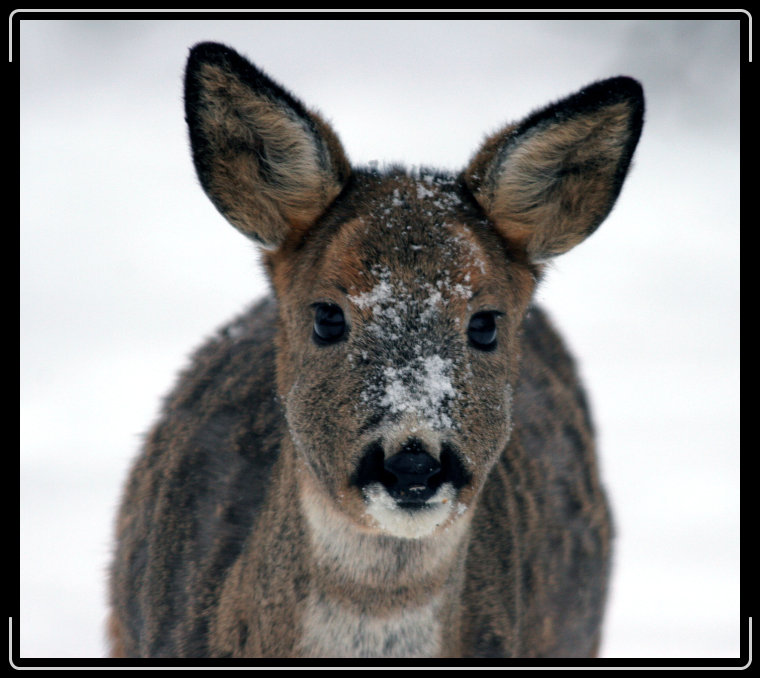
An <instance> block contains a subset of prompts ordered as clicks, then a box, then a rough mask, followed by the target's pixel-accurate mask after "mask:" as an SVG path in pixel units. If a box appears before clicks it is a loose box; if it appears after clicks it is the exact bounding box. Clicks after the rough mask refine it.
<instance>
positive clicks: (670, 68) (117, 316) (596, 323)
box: [13, 13, 747, 658]
mask: <svg viewBox="0 0 760 678" xmlns="http://www.w3.org/2000/svg"><path fill="white" fill-rule="evenodd" d="M24 16H27V17H28V16H32V15H24ZM136 16H144V15H136ZM148 16H149V15H148ZM215 16H216V17H220V20H208V19H207V18H206V19H203V20H179V19H177V20H139V19H137V18H136V19H134V20H123V19H121V20H113V21H93V20H88V19H87V15H86V14H82V18H81V20H56V21H47V20H40V19H34V18H31V19H29V18H22V20H21V22H20V31H19V33H18V34H17V35H16V39H18V40H19V42H20V59H19V64H18V66H19V68H20V83H21V89H20V97H21V98H20V114H21V134H20V144H21V165H20V176H21V195H20V199H21V203H20V204H21V208H20V216H21V223H20V234H21V235H20V239H21V251H20V261H21V267H20V282H21V306H20V308H21V408H20V409H21V414H20V426H21V428H20V432H21V436H20V437H21V450H20V455H21V458H20V474H21V477H20V487H21V495H20V501H21V506H20V609H19V611H18V612H19V614H18V617H14V620H13V624H14V634H20V649H21V656H22V657H29V658H31V657H102V656H104V655H105V654H106V646H105V642H104V621H105V619H106V609H107V606H106V573H107V568H108V563H109V558H110V553H111V548H112V543H111V539H112V528H113V523H114V514H115V511H116V508H117V505H118V501H119V496H120V492H121V488H122V484H123V482H124V479H125V476H126V473H127V470H128V468H129V464H130V461H131V460H132V458H133V457H134V455H135V454H136V452H137V450H138V447H139V445H140V441H141V438H142V435H143V434H144V433H145V432H146V430H147V429H148V427H149V426H150V424H151V422H152V421H153V419H154V417H155V416H156V413H157V411H158V408H159V405H160V399H161V397H162V396H163V394H165V393H166V392H167V390H168V389H169V387H170V386H171V384H172V383H173V380H174V378H175V375H176V373H177V371H178V370H179V369H180V368H182V367H183V366H184V364H185V363H186V361H187V358H188V356H189V354H190V352H191V351H192V350H193V348H194V347H196V346H197V345H198V344H199V343H200V342H201V341H202V340H203V339H204V338H205V337H206V336H208V335H209V334H211V332H212V331H213V330H214V329H215V328H216V327H218V326H219V325H220V324H221V323H223V322H224V321H225V320H226V319H227V318H229V317H230V316H232V315H233V314H236V313H238V312H239V311H241V310H242V309H243V308H244V307H245V306H247V305H248V303H249V302H250V301H251V300H253V299H255V298H257V297H259V296H261V295H263V294H265V293H266V290H267V283H266V281H265V279H264V278H263V275H262V270H261V268H260V265H259V260H258V254H257V250H256V248H255V246H254V245H253V244H251V243H249V242H248V241H247V240H246V239H245V238H244V237H243V236H241V235H240V234H238V233H237V232H236V231H235V230H234V229H233V228H231V227H230V226H228V225H227V223H226V222H225V221H224V220H223V219H222V217H221V216H220V215H219V214H218V213H217V212H216V211H215V209H214V208H213V207H212V205H211V203H210V202H209V201H208V199H207V198H206V197H205V195H204V194H203V193H202V191H201V189H200V188H199V186H198V182H197V180H196V178H195V175H194V172H193V168H192V163H191V160H190V155H189V150H188V143H187V138H186V130H185V123H184V119H183V117H184V113H183V105H182V73H183V68H184V60H185V58H186V56H187V52H188V49H189V47H190V46H191V45H193V44H194V43H196V42H199V41H203V40H215V41H219V42H224V43H227V44H228V45H230V46H232V47H234V48H236V49H237V50H238V51H240V52H242V53H243V54H245V55H247V56H248V57H249V58H251V59H252V60H253V61H254V62H255V63H256V64H257V65H259V66H260V67H261V68H262V69H264V70H265V71H266V72H268V73H269V75H271V76H272V77H273V78H275V79H276V80H277V81H279V82H280V83H282V84H283V85H284V86H285V87H286V88H288V89H290V90H291V91H292V92H294V93H295V94H296V95H297V96H298V97H299V98H301V99H302V100H303V101H304V102H305V103H306V104H307V105H309V106H311V107H315V108H317V109H319V110H320V111H321V112H322V113H323V114H324V115H325V116H326V117H327V119H328V120H330V121H331V122H332V124H333V126H334V127H335V129H336V130H337V131H338V133H339V135H340V136H341V139H342V141H343V145H344V147H345V148H346V150H347V153H348V154H349V156H350V158H351V159H352V161H353V162H354V163H356V164H366V163H369V162H373V161H379V162H380V163H381V164H382V163H383V162H386V161H388V162H403V163H405V164H407V165H409V166H415V165H433V166H438V167H442V168H449V169H453V170H457V169H459V168H460V167H462V166H463V165H464V164H465V163H466V162H467V161H468V159H469V157H470V155H471V153H473V152H474V151H475V150H476V148H477V147H478V145H479V144H480V143H481V141H482V140H483V138H484V136H485V134H487V133H489V132H493V131H495V130H496V129H497V128H499V127H500V126H501V125H503V124H504V123H506V122H508V121H511V120H514V119H517V118H520V117H522V116H523V115H525V114H527V113H529V112H531V111H532V110H533V109H535V108H536V107H540V106H543V105H544V104H546V103H549V102H550V101H553V100H556V99H558V98H560V97H562V96H565V95H567V94H570V93H572V92H574V91H575V90H577V89H579V88H580V87H582V86H583V85H586V84H588V83H589V82H592V81H594V80H597V79H601V78H606V77H609V76H612V75H618V74H627V75H631V76H633V77H635V78H638V79H639V80H640V81H641V82H642V83H643V86H644V89H645V92H646V96H647V114H646V123H645V126H644V132H643V136H642V139H641V143H640V145H639V148H638V151H637V153H636V156H635V158H634V166H633V169H632V172H631V174H630V175H629V178H628V181H627V183H626V185H625V187H624V189H623V192H622V194H621V197H620V200H619V201H618V204H617V207H616V209H615V210H614V211H613V213H612V215H611V216H610V217H609V219H608V220H607V222H606V223H605V224H604V225H603V226H602V228H600V230H599V231H598V232H597V233H596V234H595V235H594V236H593V237H592V238H590V239H589V240H588V241H586V242H585V243H583V244H582V245H581V246H579V247H578V248H576V249H575V250H573V251H572V252H570V253H568V254H567V255H565V256H564V257H561V258H560V259H558V260H557V261H556V263H555V264H554V265H553V270H551V271H550V273H549V275H548V278H547V280H546V282H545V283H544V284H543V286H542V287H541V288H540V289H539V291H538V295H537V296H538V300H539V302H540V303H542V304H543V305H544V306H545V307H547V308H548V309H549V311H550V312H551V314H552V315H553V317H554V319H555V321H556V323H557V324H558V325H559V326H560V327H561V328H562V330H563V332H564V334H565V337H566V339H567V341H568V343H569V344H570V345H571V347H572V349H573V351H574V352H575V354H576V355H577V357H578V361H579V365H580V369H581V372H582V374H583V375H584V377H585V380H586V383H587V387H588V390H589V393H590V397H591V402H592V405H593V408H594V414H595V419H596V423H597V428H598V433H599V450H600V456H601V468H602V473H603V478H604V481H605V483H606V486H607V489H608V492H609V495H610V498H611V502H612V506H613V509H614V514H615V518H616V524H617V541H616V549H615V567H614V578H613V582H612V590H611V595H610V601H609V608H608V615H607V621H606V625H605V631H604V637H603V645H602V656H603V657H614V658H630V657H657V658H730V657H738V656H739V649H740V648H739V642H740V638H741V637H742V634H744V633H745V631H746V624H747V620H746V618H744V619H742V618H741V617H740V595H739V594H740V588H739V584H740V582H739V71H740V60H739V54H740V27H739V17H740V16H742V15H741V14H738V13H737V14H736V15H735V17H736V18H735V19H731V18H727V19H725V20H691V19H684V20H588V19H583V18H582V17H583V15H582V14H579V15H578V17H579V18H577V19H574V20H553V19H551V15H550V14H549V15H546V16H547V17H548V18H545V19H541V20H514V19H510V18H509V14H504V15H503V17H504V18H503V20H493V19H492V20H483V21H480V20H447V19H445V18H436V17H435V15H433V14H431V15H430V18H429V19H423V20H408V21H401V20H387V21H386V20H365V21H357V20H354V19H340V18H339V15H337V16H336V18H335V19H334V20H281V21H275V20H257V18H256V14H250V15H248V16H249V17H250V20H245V21H241V20H223V17H224V15H223V14H220V15H215ZM475 16H477V15H475ZM729 16H730V15H729Z"/></svg>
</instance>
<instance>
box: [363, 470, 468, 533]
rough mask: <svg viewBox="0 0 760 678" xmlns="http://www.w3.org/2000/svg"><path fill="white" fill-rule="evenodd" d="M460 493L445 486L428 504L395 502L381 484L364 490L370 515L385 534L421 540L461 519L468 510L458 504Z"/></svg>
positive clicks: (425, 502) (450, 485)
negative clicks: (454, 520)
mask: <svg viewBox="0 0 760 678" xmlns="http://www.w3.org/2000/svg"><path fill="white" fill-rule="evenodd" d="M457 494H458V493H457V490H456V488H455V487H454V485H453V484H452V483H450V482H447V483H443V484H442V485H440V486H439V487H438V489H437V490H436V491H435V493H434V494H433V495H432V496H431V497H428V498H427V499H425V500H424V501H407V500H403V499H401V498H394V497H392V496H391V495H390V493H389V492H388V491H387V490H386V488H385V487H383V485H382V484H381V483H379V482H375V483H370V484H369V485H367V486H365V487H364V489H363V495H364V500H365V502H366V505H367V510H366V512H367V515H369V516H370V517H371V518H372V520H373V521H374V522H375V524H376V525H377V527H378V528H380V529H381V530H382V531H383V532H386V533H387V534H389V535H392V536H394V537H402V538H405V539H419V538H420V537H427V536H429V535H431V534H433V533H434V532H436V531H437V530H438V529H440V528H443V527H445V525H447V524H448V523H449V522H450V521H451V520H452V519H456V518H457V517H458V516H461V515H462V514H463V513H464V512H465V511H466V510H467V506H465V505H464V504H462V503H460V502H458V501H457Z"/></svg>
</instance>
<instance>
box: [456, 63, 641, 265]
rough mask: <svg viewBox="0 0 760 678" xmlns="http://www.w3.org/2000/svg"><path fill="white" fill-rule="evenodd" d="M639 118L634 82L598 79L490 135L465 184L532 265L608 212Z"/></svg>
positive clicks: (557, 251) (577, 239) (467, 172)
mask: <svg viewBox="0 0 760 678" xmlns="http://www.w3.org/2000/svg"><path fill="white" fill-rule="evenodd" d="M643 115H644V95H643V91H642V89H641V85H639V83H638V82H636V81H635V80H633V79H631V78H627V77H618V78H611V79H609V80H604V81H601V82H597V83H595V84H593V85H590V86H589V87H586V88H585V89H583V90H581V91H580V92H578V93H576V94H574V95H572V96H570V97H568V98H566V99H563V100H562V101H560V102H558V103H556V104H553V105H550V106H548V107H546V108H544V109H542V110H539V111H537V112H535V113H533V114H532V115H530V116H528V117H527V118H525V119H524V120H523V121H522V122H520V123H517V124H515V125H510V126H508V127H506V128H504V129H503V130H501V131H499V132H498V133H496V134H494V135H493V136H491V137H490V138H489V139H487V140H486V142H485V143H484V145H483V147H482V148H481V149H480V151H479V152H478V153H477V155H475V157H474V158H473V159H472V161H471V162H470V164H469V166H468V167H467V169H466V170H465V173H464V180H465V182H466V184H467V186H468V187H469V188H470V190H471V191H472V193H473V195H474V196H475V198H476V200H477V201H478V202H479V203H480V205H481V207H482V208H483V210H484V211H485V213H486V215H487V216H488V217H489V218H490V219H491V220H492V221H493V223H494V224H495V226H496V228H497V230H498V231H499V232H500V233H501V235H502V236H504V237H505V238H506V239H507V240H508V241H509V242H510V243H511V244H512V245H513V246H516V247H519V248H522V249H524V251H525V252H526V254H527V255H528V257H529V258H530V259H531V260H534V261H540V260H543V259H546V258H549V257H552V256H555V255H557V254H561V253H562V252H566V251H567V250H569V249H570V248H571V247H574V246H575V245H577V244H578V243H579V242H581V241H582V240H583V239H584V238H586V237H587V236H589V235H590V234H591V233H593V232H594V230H596V228H597V227H598V226H599V224H601V223H602V221H603V220H604V218H605V217H606V216H607V214H608V213H609V212H610V210H611V209H612V206H613V205H614V203H615V200H616V199H617V196H618V194H619V193H620V189H621V187H622V185H623V181H624V179H625V176H626V173H627V172H628V167H629V165H630V162H631V157H632V156H633V152H634V150H635V148H636V144H637V143H638V140H639V135H640V134H641V126H642V122H643Z"/></svg>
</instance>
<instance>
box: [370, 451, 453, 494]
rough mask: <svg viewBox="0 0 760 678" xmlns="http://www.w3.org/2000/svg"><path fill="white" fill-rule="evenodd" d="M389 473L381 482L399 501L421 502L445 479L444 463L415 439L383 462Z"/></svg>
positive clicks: (384, 475) (385, 474)
mask: <svg viewBox="0 0 760 678" xmlns="http://www.w3.org/2000/svg"><path fill="white" fill-rule="evenodd" d="M383 468H384V469H385V471H386V473H384V474H383V477H382V479H381V482H382V483H383V485H384V486H385V488H386V489H387V490H388V493H389V494H390V495H391V497H393V498H394V499H395V500H396V501H398V502H400V503H402V504H405V503H408V504H421V503H423V502H424V501H426V500H427V499H429V498H430V497H431V496H433V494H434V493H435V491H436V490H437V489H438V487H439V486H440V484H441V481H442V474H441V464H440V462H439V461H438V460H437V459H435V458H433V457H432V456H431V455H430V454H429V453H428V452H427V451H426V450H425V447H424V445H423V444H422V443H421V442H420V441H419V440H417V439H416V438H410V439H409V440H407V441H406V442H405V443H404V445H403V446H402V447H401V449H400V450H399V451H398V452H397V453H396V454H394V455H393V456H392V457H389V458H387V459H386V460H385V461H384V463H383Z"/></svg>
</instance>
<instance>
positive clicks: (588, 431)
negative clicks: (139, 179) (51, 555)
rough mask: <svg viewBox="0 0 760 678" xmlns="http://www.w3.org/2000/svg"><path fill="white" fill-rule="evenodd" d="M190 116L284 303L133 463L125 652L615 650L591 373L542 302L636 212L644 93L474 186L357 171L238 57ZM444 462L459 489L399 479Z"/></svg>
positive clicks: (612, 90) (206, 88) (218, 187)
mask: <svg viewBox="0 0 760 678" xmlns="http://www.w3.org/2000/svg"><path fill="white" fill-rule="evenodd" d="M186 105H187V118H188V123H189V126H190V135H191V142H192V146H193V157H194V160H195V163H196V168H197V169H198V174H199V177H200V179H201V182H202V184H203V186H204V188H205V190H206V191H207V192H208V193H209V196H210V198H211V199H212V201H213V202H214V203H215V204H216V205H217V207H218V208H219V209H220V210H221V212H222V213H223V214H224V215H225V216H226V217H227V218H228V219H229V220H230V221H231V222H232V223H233V224H234V225H235V226H236V227H237V228H239V229H240V230H242V231H243V232H244V233H246V234H247V235H249V236H250V237H252V238H254V239H255V240H257V241H259V242H261V243H263V244H264V245H265V246H266V247H267V248H268V250H267V251H266V253H265V262H266V265H267V269H268V271H269V273H270V276H271V279H272V283H273V287H274V293H275V295H274V297H275V298H268V299H265V300H263V301H262V302H260V303H259V304H257V305H256V306H254V307H253V308H251V310H250V311H248V312H247V313H245V314H244V315H242V316H241V317H240V318H238V319H236V320H235V321H233V322H232V323H230V324H229V325H228V326H226V327H225V328H223V329H222V330H221V331H220V332H219V333H218V334H217V335H216V336H215V337H214V338H212V339H211V340H210V341H209V342H208V343H207V344H206V345H205V346H204V347H203V348H201V350H200V351H199V352H198V353H197V354H196V356H195V357H194V359H193V362H192V365H191V367H190V368H189V369H188V370H187V371H186V372H185V373H184V374H183V375H182V377H181V379H180V381H179V382H178V385H177V387H176V388H175V391H174V392H173V393H172V394H171V395H170V396H169V398H168V399H167V401H166V404H165V406H164V410H163V413H162V416H161V418H160V419H159V421H158V422H157V423H156V425H155V426H154V428H153V430H152V431H151V433H150V435H149V436H148V439H147V441H146V444H145V447H144V450H143V452H142V454H141V455H140V457H139V458H138V459H137V460H136V462H135V465H134V468H133V470H132V473H131V474H130V478H129V481H128V483H127V486H126V488H125V492H124V498H123V502H122V508H121V511H120V514H119V520H118V524H117V546H116V553H115V557H114V564H113V569H112V574H111V602H112V617H111V621H110V625H109V628H110V634H111V637H112V650H113V656H126V657H132V656H144V657H145V656H151V657H162V656H164V657H165V656H176V657H201V656H207V657H226V656H232V657H298V656H303V657H324V656H328V657H340V656H355V657H379V656H389V657H394V656H395V657H424V656H438V657H443V656H446V657H588V656H593V655H594V654H595V652H596V649H597V646H598V642H599V634H600V624H601V618H602V613H603V607H604V600H605V594H606V589H607V578H608V574H609V559H610V539H611V526H610V518H609V513H608V510H607V504H606V500H605V497H604V493H603V491H602V487H601V484H600V481H599V477H598V472H597V466H596V461H595V451H594V441H593V431H592V425H591V421H590V415H589V412H588V409H587V405H586V401H585V397H584V395H583V391H582V387H581V385H580V383H579V381H578V377H577V374H576V372H575V368H574V364H573V361H572V359H571V358H570V356H569V355H568V353H567V351H566V350H565V348H564V347H563V345H562V343H561V341H560V339H559V338H558V336H557V335H556V333H555V332H554V330H553V329H552V327H551V325H550V323H549V321H548V320H547V319H546V317H545V316H544V315H543V313H542V312H541V311H540V310H539V309H538V308H536V307H535V306H533V305H532V304H531V296H532V293H533V290H534V287H535V284H536V281H537V278H538V276H539V274H540V270H541V267H540V261H541V260H543V259H545V258H546V257H549V256H552V255H553V254H556V253H559V252H561V251H564V250H566V249H568V248H569V247H571V246H572V245H574V244H576V243H577V242H579V241H580V240H581V239H582V238H583V237H585V236H586V235H587V234H588V233H589V232H591V231H592V230H593V229H594V228H596V226H598V223H599V222H600V221H601V219H603V218H604V216H605V215H606V213H607V212H608V211H609V209H610V208H611V206H612V203H613V202H614V200H615V198H616V196H617V193H618V192H619V190H620V186H621V185H622V181H623V178H624V176H625V171H626V169H627V167H628V163H629V161H630V158H631V155H632V153H633V149H634V147H635V144H636V140H637V138H638V134H639V129H640V126H641V113H642V100H641V93H640V91H639V89H638V86H637V85H635V83H633V82H632V81H630V80H628V79H625V78H619V79H613V80H610V81H605V82H603V83H597V84H595V85H592V86H591V87H589V88H588V89H587V90H582V91H581V92H580V93H578V94H576V95H574V96H573V97H569V98H567V99H565V100H563V101H561V102H559V103H557V104H554V105H552V106H550V107H547V108H546V109H542V110H540V111H538V112H536V113H534V114H532V115H531V116H528V117H527V118H526V119H525V120H523V121H522V122H521V123H518V124H516V125H511V126H509V127H507V128H505V129H504V130H503V131H502V132H500V133H498V134H496V135H493V136H492V137H490V138H489V139H488V140H487V141H486V142H485V144H484V145H483V147H482V148H481V150H480V151H479V152H478V153H477V154H476V155H475V156H474V158H473V160H472V162H471V163H470V165H469V166H468V168H467V169H466V170H465V172H464V173H463V174H462V175H461V176H459V177H453V176H449V175H446V174H438V173H435V172H431V171H428V170H420V171H419V172H417V173H408V172H405V171H403V170H401V169H398V168H391V169H389V170H387V171H384V172H378V171H367V170H361V169H350V168H349V166H348V164H347V162H346V160H345V155H344V153H343V151H342V148H341V146H340V142H339V141H338V138H337V136H336V135H335V134H334V132H332V130H331V129H330V127H329V126H328V125H327V124H326V123H325V122H324V121H323V120H321V119H320V118H318V117H316V116H314V114H313V113H310V112H309V111H307V110H306V109H305V108H304V107H303V106H302V104H301V103H300V102H298V101H297V100H296V99H294V98H293V97H292V96H291V95H290V94H289V93H287V92H286V91H285V90H283V89H282V88H280V87H279V85H277V84H276V83H274V82H272V81H271V80H270V79H269V78H267V77H266V76H264V75H263V74H262V73H261V72H260V71H258V70H257V69H255V67H253V66H252V65H251V64H249V63H248V62H246V61H245V60H244V59H242V57H240V56H239V55H237V54H236V53H234V52H232V50H229V49H228V48H225V47H222V46H219V45H213V44H203V45H199V46H197V47H196V48H194V50H193V51H192V53H191V57H190V60H189V62H188V70H187V76H186ZM325 304H331V306H330V308H333V309H335V308H339V309H340V312H341V317H342V318H343V323H344V324H343V325H340V327H341V330H340V332H339V335H338V337H337V339H336V338H333V339H331V340H330V341H325V340H323V339H320V338H319V337H318V336H317V335H316V334H315V332H316V329H317V328H316V327H315V323H316V322H317V321H316V320H315V318H316V317H317V316H316V315H315V313H316V311H315V308H316V307H320V305H322V306H324V305H325ZM483 314H485V315H486V316H487V317H488V318H491V319H492V320H493V323H494V329H493V336H494V337H495V339H494V340H493V341H491V340H486V339H483V337H484V336H487V332H486V331H485V330H484V332H485V334H478V330H477V329H473V327H477V325H473V323H474V318H475V317H476V315H477V316H481V317H482V316H483ZM319 329H320V330H323V329H324V328H319ZM484 341H486V343H485V344H484V343H483V342H484ZM415 455H416V456H415ZM420 457H422V458H423V459H425V460H427V461H425V462H424V463H433V464H437V465H438V467H439V470H438V471H436V472H435V474H434V475H432V476H431V477H432V478H433V480H430V481H429V480H425V481H417V480H409V481H408V485H404V484H403V483H402V479H403V478H405V476H404V475H403V473H404V472H402V471H399V470H394V471H393V472H392V471H391V470H390V469H392V468H393V469H395V467H393V466H392V462H393V460H394V459H399V458H402V459H405V460H406V461H407V462H408V463H410V461H409V460H412V459H418V458H420ZM383 469H386V470H383ZM383 474H385V475H383ZM389 474H390V475H389ZM412 477H413V476H412ZM436 478H438V479H440V480H438V481H435V479H436ZM421 482H422V483H423V484H422V485H421V484H420V483H421ZM394 483H396V484H394ZM436 483H437V484H436ZM394 488H395V489H394ZM398 488H401V489H398ZM421 488H422V489H424V491H426V492H427V494H426V495H425V496H426V497H428V496H429V498H428V499H425V500H424V503H419V502H422V500H421V499H420V500H418V503H416V504H415V503H413V502H412V504H409V503H408V502H409V500H408V499H405V497H407V496H409V495H410V494H411V495H412V496H419V495H417V494H415V493H418V492H420V491H421Z"/></svg>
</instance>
